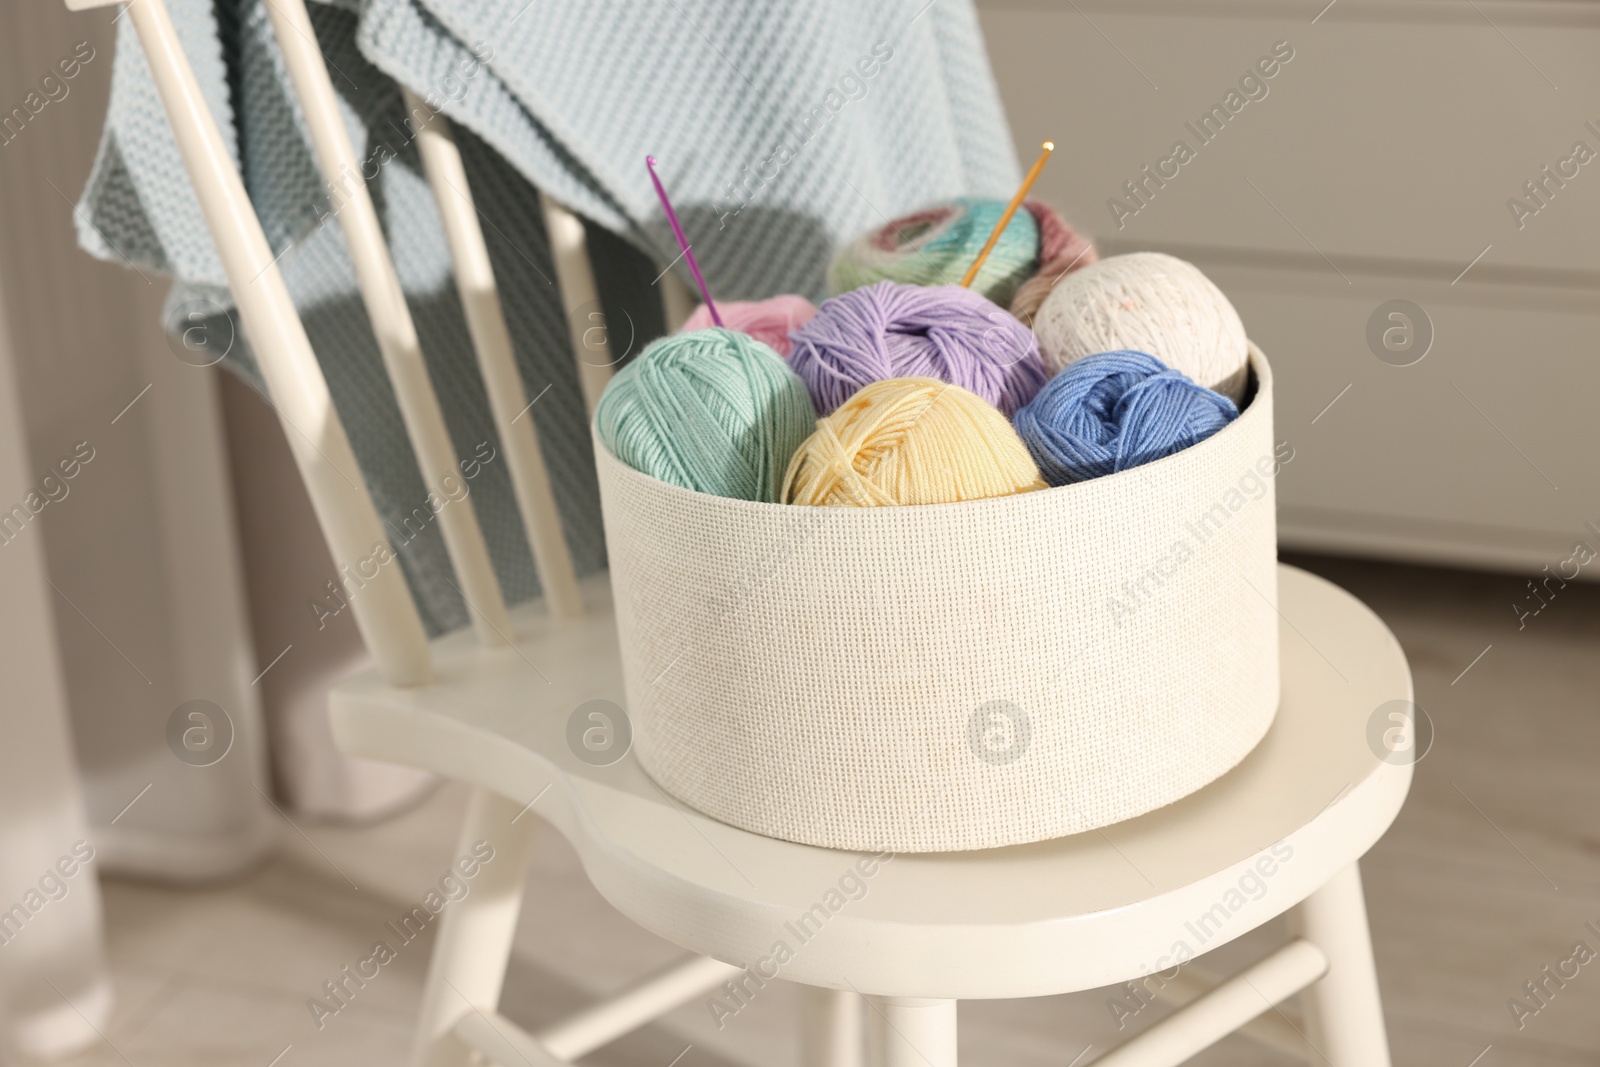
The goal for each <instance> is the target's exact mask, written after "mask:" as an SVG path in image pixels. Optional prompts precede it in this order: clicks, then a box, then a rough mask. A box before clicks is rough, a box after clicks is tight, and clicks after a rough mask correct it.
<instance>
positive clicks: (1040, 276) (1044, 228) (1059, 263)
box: [1011, 200, 1099, 326]
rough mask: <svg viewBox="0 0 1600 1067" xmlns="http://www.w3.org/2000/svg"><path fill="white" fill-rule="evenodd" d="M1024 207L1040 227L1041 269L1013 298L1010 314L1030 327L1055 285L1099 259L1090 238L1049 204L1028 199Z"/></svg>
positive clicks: (1034, 273)
mask: <svg viewBox="0 0 1600 1067" xmlns="http://www.w3.org/2000/svg"><path fill="white" fill-rule="evenodd" d="M1022 206H1023V207H1025V208H1027V209H1028V212H1029V213H1030V214H1031V215H1032V216H1033V221H1034V222H1035V223H1037V224H1038V226H1039V268H1038V269H1037V270H1035V271H1034V272H1033V277H1031V278H1029V279H1028V280H1027V281H1025V282H1023V283H1022V285H1021V287H1020V288H1018V289H1017V295H1016V296H1013V297H1012V298H1011V314H1013V315H1015V316H1016V317H1017V319H1018V320H1019V321H1021V322H1022V323H1023V324H1024V325H1029V326H1031V325H1032V324H1033V317H1034V315H1036V314H1038V312H1039V305H1041V304H1043V303H1044V298H1045V297H1047V296H1049V295H1050V290H1051V289H1053V288H1055V285H1056V283H1057V282H1059V281H1060V280H1061V279H1062V278H1064V277H1066V276H1067V275H1068V274H1070V273H1071V272H1073V271H1075V270H1077V269H1078V268H1079V267H1087V266H1088V265H1089V264H1091V263H1093V262H1094V261H1095V260H1096V259H1098V258H1099V256H1098V254H1097V253H1096V252H1095V250H1094V245H1093V244H1091V243H1090V241H1089V239H1088V238H1087V237H1084V236H1083V235H1082V234H1080V233H1079V232H1078V231H1077V230H1074V229H1073V228H1072V227H1071V226H1070V225H1068V224H1067V220H1066V219H1064V218H1062V217H1061V216H1060V215H1059V214H1057V213H1056V210H1055V209H1054V208H1052V207H1051V206H1050V205H1049V204H1046V203H1044V202H1043V201H1040V200H1029V201H1026V202H1024V203H1023V205H1022Z"/></svg>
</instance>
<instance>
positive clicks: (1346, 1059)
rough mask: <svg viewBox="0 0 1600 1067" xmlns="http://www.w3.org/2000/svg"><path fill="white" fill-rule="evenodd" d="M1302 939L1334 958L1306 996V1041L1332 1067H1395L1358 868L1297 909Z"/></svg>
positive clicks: (1344, 873) (1340, 875)
mask: <svg viewBox="0 0 1600 1067" xmlns="http://www.w3.org/2000/svg"><path fill="white" fill-rule="evenodd" d="M1293 921H1294V924H1295V926H1296V927H1297V929H1298V931H1299V933H1300V936H1302V937H1304V938H1305V939H1306V940H1308V941H1310V942H1311V943H1312V944H1314V945H1316V946H1317V947H1318V948H1320V949H1322V951H1323V952H1324V953H1326V954H1327V956H1328V973H1327V976H1326V977H1324V978H1323V979H1322V980H1321V981H1319V982H1317V983H1316V984H1315V985H1312V986H1310V987H1309V988H1308V989H1306V990H1305V992H1304V993H1302V994H1301V995H1302V997H1303V998H1304V1005H1305V1016H1306V1031H1307V1033H1306V1036H1307V1038H1309V1039H1310V1041H1311V1044H1312V1046H1313V1047H1315V1049H1316V1050H1317V1052H1318V1053H1320V1056H1319V1057H1318V1058H1319V1059H1321V1060H1324V1061H1326V1062H1327V1063H1328V1064H1329V1065H1330V1067H1389V1039H1388V1036H1387V1035H1386V1034H1385V1032H1384V1027H1383V1002H1382V1001H1381V1000H1380V999H1379V997H1378V972H1377V969H1376V967H1375V966H1374V965H1373V959H1372V935H1371V933H1370V932H1369V931H1368V929H1367V905H1366V901H1365V899H1364V898H1363V897H1362V894H1361V870H1360V868H1359V867H1358V866H1357V865H1356V864H1354V863H1352V864H1351V865H1350V866H1349V867H1346V868H1345V869H1344V870H1342V871H1340V872H1339V873H1338V874H1336V875H1334V876H1333V878H1332V879H1330V880H1329V881H1328V883H1327V884H1326V885H1324V886H1323V887H1322V888H1321V889H1319V890H1317V891H1316V892H1315V893H1313V894H1311V896H1310V897H1308V898H1306V900H1305V901H1304V903H1302V904H1301V905H1300V906H1299V908H1297V909H1296V910H1295V915H1294V920H1293Z"/></svg>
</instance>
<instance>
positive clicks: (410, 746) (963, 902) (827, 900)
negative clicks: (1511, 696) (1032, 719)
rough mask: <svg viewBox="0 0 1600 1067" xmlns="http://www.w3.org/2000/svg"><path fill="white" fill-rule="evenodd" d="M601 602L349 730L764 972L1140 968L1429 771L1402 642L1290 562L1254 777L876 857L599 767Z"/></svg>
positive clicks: (1370, 821) (654, 915) (983, 976)
mask: <svg viewBox="0 0 1600 1067" xmlns="http://www.w3.org/2000/svg"><path fill="white" fill-rule="evenodd" d="M584 591H585V597H586V600H587V603H588V604H589V607H590V614H589V615H588V616H587V617H586V618H585V619H583V620H581V621H579V622H577V623H557V622H555V621H553V620H551V619H550V618H549V617H548V616H547V615H546V614H545V612H544V610H543V608H542V606H540V605H530V606H524V607H523V608H521V609H519V610H518V611H517V612H516V613H515V617H514V622H515V624H516V626H517V638H518V640H517V643H516V646H515V647H512V648H498V649H491V648H484V647H482V646H481V645H479V644H478V643H477V641H476V640H475V639H474V637H473V635H472V634H471V633H470V632H466V631H464V632H457V633H453V634H450V635H447V636H445V637H443V638H441V639H439V640H438V641H436V642H434V646H433V648H434V662H435V666H436V672H437V679H436V681H435V682H434V684H432V685H429V686H426V687H419V688H412V689H403V688H397V687H394V686H391V685H389V684H387V683H385V682H384V681H383V680H382V679H381V678H380V677H378V675H377V674H376V672H375V671H367V672H364V673H361V674H358V675H355V676H353V677H351V678H349V679H348V680H346V681H344V682H342V683H341V684H340V685H339V686H337V687H336V688H335V689H334V691H333V693H332V696H331V700H330V706H331V713H332V716H333V723H334V732H335V736H336V737H337V739H338V742H339V744H340V746H341V747H342V748H343V749H344V750H345V751H346V752H348V753H350V754H352V755H359V756H366V757H369V758H373V759H382V760H389V761H392V762H395V763H401V764H405V765H408V766H412V767H418V768H422V769H425V770H429V771H433V772H435V773H437V774H440V775H444V776H446V777H449V778H453V779H457V780H460V781H464V782H468V783H471V784H474V785H477V786H481V787H484V788H486V789H489V790H492V791H494V792H496V793H499V794H501V795H503V796H506V797H509V798H511V799H512V800H514V801H517V802H518V803H527V802H532V806H531V808H530V809H529V811H530V813H531V814H533V815H537V816H539V817H541V818H543V819H545V820H547V821H548V822H550V823H551V824H552V825H553V826H554V827H555V828H556V829H557V830H558V831H559V832H560V833H561V834H563V835H564V836H565V837H566V838H567V840H568V841H570V842H571V844H572V846H573V847H574V849H575V850H576V851H577V853H578V855H579V857H580V860H581V862H582V863H583V866H584V869H585V871H586V873H587V875H588V877H589V878H590V879H591V881H592V882H593V883H594V885H595V887H596V888H597V889H598V890H599V892H600V893H601V894H603V895H604V896H605V897H606V899H607V900H609V901H610V902H611V903H612V904H613V905H614V906H615V907H616V908H617V909H618V910H619V911H621V912H622V913H623V914H624V915H626V916H627V917H628V918H630V919H632V920H633V921H635V922H637V923H639V924H640V925H641V926H643V927H645V928H646V929H649V930H651V931H653V932H655V933H657V934H659V935H660V936H662V937H664V938H666V939H667V940H669V941H673V942H675V943H677V944H679V945H682V946H683V947H685V948H688V949H690V950H693V951H695V952H700V953H704V954H706V955H710V956H714V957H716V958H717V959H720V960H724V961H727V962H730V963H734V964H737V965H740V966H745V965H750V966H752V967H754V968H756V969H757V973H758V974H760V975H761V976H762V977H763V978H770V977H773V976H774V972H776V974H777V976H779V977H782V978H785V979H789V980H793V981H798V982H804V983H806V984H809V985H817V986H825V987H830V988H836V989H854V990H857V991H859V992H862V993H876V994H883V995H892V996H903V997H935V998H957V999H985V998H998V997H1030V996H1042V995H1049V994H1056V993H1066V992H1074V991H1077V990H1081V989H1090V988H1094V987H1097V986H1103V985H1108V984H1111V983H1114V982H1120V981H1125V980H1128V979H1131V978H1135V977H1139V976H1141V975H1144V974H1148V973H1151V972H1152V971H1155V970H1158V969H1164V968H1168V967H1171V966H1172V965H1173V964H1174V963H1177V962H1179V961H1180V957H1181V956H1182V955H1185V954H1186V955H1189V956H1195V955H1199V954H1201V953H1203V952H1206V951H1209V950H1210V949H1212V948H1215V947H1217V946H1218V945H1221V944H1224V943H1226V942H1228V941H1230V940H1232V939H1234V938H1236V937H1238V936H1239V935H1241V934H1243V933H1245V932H1246V931H1248V930H1251V929H1253V928H1254V927H1256V926H1259V925H1260V924H1262V923H1264V922H1266V921H1267V920H1269V919H1271V918H1273V917H1274V916H1276V915H1279V914H1281V913H1283V912H1284V911H1286V910H1287V909H1288V908H1290V907H1291V906H1293V905H1294V904H1297V903H1299V902H1300V901H1301V900H1303V899H1304V898H1305V897H1307V896H1308V895H1309V894H1310V893H1311V892H1313V891H1314V890H1316V889H1317V888H1319V887H1320V886H1321V885H1322V884H1323V883H1324V882H1326V881H1327V880H1328V879H1329V878H1330V877H1331V876H1332V875H1333V874H1335V873H1336V872H1338V871H1340V870H1341V869H1343V868H1344V867H1346V866H1348V865H1350V864H1352V863H1354V862H1355V861H1356V860H1358V859H1359V858H1360V857H1361V856H1362V854H1364V853H1365V852H1366V851H1367V849H1369V848H1370V847H1371V846H1372V845H1373V844H1374V843H1375V842H1376V841H1377V840H1378V838H1379V837H1380V836H1381V835H1382V834H1383V832H1384V831H1385V830H1386V829H1387V828H1388V826H1389V824H1390V823H1391V822H1392V821H1393V820H1394V817H1395V816H1396V814H1398V812H1399V810H1400V806H1401V804H1402V802H1403V801H1404V799H1405V795H1406V791H1407V789H1408V788H1409V786H1410V781H1411V767H1410V764H1409V762H1407V761H1399V762H1394V761H1392V758H1391V759H1390V760H1385V759H1384V758H1381V756H1380V752H1383V751H1384V750H1383V749H1382V748H1381V747H1380V746H1378V745H1377V744H1376V741H1375V740H1374V739H1373V738H1375V737H1376V736H1380V735H1381V732H1382V730H1381V729H1376V728H1374V727H1372V726H1371V725H1370V724H1371V723H1372V721H1373V720H1374V717H1375V715H1376V716H1377V718H1378V719H1379V720H1381V722H1382V728H1383V729H1387V728H1388V727H1389V726H1390V725H1392V724H1391V723H1390V722H1389V721H1388V720H1387V718H1386V716H1383V715H1377V712H1378V709H1379V708H1380V706H1381V705H1383V704H1385V703H1386V702H1388V701H1391V700H1409V699H1410V698H1411V695H1412V692H1411V676H1410V671H1409V669H1408V667H1407V665H1406V661H1405V657H1404V655H1403V654H1402V653H1401V650H1400V647H1399V644H1398V643H1397V642H1396V641H1395V639H1394V636H1393V635H1392V634H1391V633H1390V632H1389V630H1388V628H1387V627H1385V626H1384V625H1383V623H1382V622H1381V621H1379V619H1378V618H1377V617H1376V616H1375V615H1373V614H1372V612H1371V611H1370V610H1368V609H1367V608H1366V607H1365V606H1364V605H1363V604H1361V603H1360V602H1359V601H1357V600H1356V599H1355V598H1354V597H1352V596H1350V595H1349V594H1348V593H1345V592H1344V591H1343V590H1341V589H1339V588H1337V587H1335V586H1333V585H1331V584H1329V583H1328V582H1326V581H1323V580H1322V579H1320V578H1317V577H1315V576H1313V575H1310V574H1307V573H1305V572H1304V571H1300V570H1297V569H1295V568H1292V567H1280V569H1279V610H1280V614H1281V615H1282V619H1283V622H1282V625H1281V627H1280V629H1281V636H1282V641H1281V647H1282V690H1283V691H1282V702H1281V704H1280V707H1279V710H1278V715H1277V718H1276V720H1275V721H1274V724H1273V726H1272V728H1271V729H1270V730H1269V731H1268V733H1267V735H1266V737H1265V739H1264V740H1263V741H1262V742H1261V744H1260V745H1259V746H1258V747H1257V748H1256V749H1255V750H1254V751H1253V752H1252V753H1251V754H1250V755H1249V756H1247V757H1246V758H1245V760H1244V761H1243V762H1242V763H1240V764H1239V766H1238V767H1236V768H1235V769H1233V770H1232V771H1230V772H1229V773H1228V774H1226V775H1224V776H1223V777H1222V778H1220V779H1218V780H1217V781H1215V782H1213V783H1212V784H1211V785H1209V786H1207V787H1206V788H1204V789H1202V790H1200V791H1199V792H1197V793H1195V794H1193V795H1191V796H1189V797H1186V798H1184V799H1183V800H1181V801H1179V802H1177V803H1175V804H1172V805H1169V806H1167V807H1165V808H1162V809H1159V810H1157V811H1153V812H1150V813H1149V814H1146V815H1143V816H1141V817H1139V818H1137V819H1132V820H1130V821H1128V822H1124V823H1119V824H1117V825H1115V826H1109V827H1106V828H1104V829H1103V830H1097V831H1091V832H1089V833H1084V834H1078V835H1075V836H1072V837H1066V838H1060V839H1057V840H1053V841H1044V842H1038V843H1035V844H1031V845H1019V846H1012V847H1009V848H1001V849H990V850H985V851H978V852H960V853H934V854H920V855H899V856H895V857H893V858H892V859H886V860H884V861H880V862H876V863H873V862H871V860H870V857H869V856H868V854H861V853H851V852H843V851H838V850H833V849H825V848H814V847H811V846H807V845H799V844H794V843H791V842H787V841H780V840H776V839H774V838H768V837H763V836H760V835H758V834H753V833H749V832H746V831H743V830H739V829H736V828H734V827H732V826H728V825H727V824H725V823H721V822H718V821H717V820H715V819H712V818H710V817H709V816H705V815H702V814H700V813H699V812H696V811H694V810H692V809H690V808H688V807H687V806H686V805H684V804H682V803H680V802H678V801H676V800H673V799H672V798H670V797H668V796H667V795H666V794H664V793H663V792H662V791H661V790H660V789H659V788H658V787H657V786H656V785H655V784H654V783H653V782H652V781H651V780H650V779H649V778H648V777H647V776H646V775H645V774H644V772H643V771H642V770H641V769H640V767H639V764H638V761H637V760H636V759H634V758H632V757H631V756H629V757H627V758H624V759H622V760H621V761H620V762H618V763H615V764H613V765H611V766H609V767H594V766H590V765H588V764H586V763H585V762H583V761H582V760H580V759H578V758H577V756H576V755H575V754H574V753H573V752H572V750H571V749H569V747H568V743H567V720H568V717H569V716H570V715H571V713H572V712H573V710H574V709H575V708H577V706H578V705H579V704H581V703H583V702H584V701H587V700H591V699H596V698H600V699H606V700H611V701H615V702H616V703H618V704H620V705H623V706H626V702H625V698H624V695H623V692H622V681H621V672H620V663H619V658H618V651H617V639H616V630H615V627H614V625H613V620H612V616H611V610H610V592H609V586H608V583H607V580H606V578H605V577H604V576H603V575H602V576H599V577H598V578H595V579H590V580H589V581H588V582H587V583H586V584H585V590H584ZM1375 729H1376V733H1375V732H1374V731H1375ZM535 798H537V800H536V799H535ZM866 871H870V872H871V873H870V875H868V874H866V873H865V872H866ZM807 916H809V918H806V917H807Z"/></svg>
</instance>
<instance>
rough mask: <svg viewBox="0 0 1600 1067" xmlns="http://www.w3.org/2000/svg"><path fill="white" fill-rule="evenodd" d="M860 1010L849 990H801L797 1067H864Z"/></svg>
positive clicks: (857, 1001) (858, 998)
mask: <svg viewBox="0 0 1600 1067" xmlns="http://www.w3.org/2000/svg"><path fill="white" fill-rule="evenodd" d="M861 1008H862V1005H861V997H860V996H858V995H857V994H855V993H852V992H850V991H849V990H840V989H819V988H818V987H816V986H801V987H800V1064H801V1067H864V1057H863V1048H862V1032H861Z"/></svg>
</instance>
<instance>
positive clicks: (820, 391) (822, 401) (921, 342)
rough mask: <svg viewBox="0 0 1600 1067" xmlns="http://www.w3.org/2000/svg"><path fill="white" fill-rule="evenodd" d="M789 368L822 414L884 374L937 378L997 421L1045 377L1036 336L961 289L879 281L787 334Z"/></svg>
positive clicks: (830, 303)
mask: <svg viewBox="0 0 1600 1067" xmlns="http://www.w3.org/2000/svg"><path fill="white" fill-rule="evenodd" d="M792 340H793V343H794V347H793V349H792V350H791V351H790V353H789V365H790V366H791V367H793V368H794V370H795V373H796V374H798V375H800V377H801V379H802V380H804V381H805V383H806V387H807V388H808V389H810V390H811V401H812V403H813V404H814V405H815V406H816V409H817V412H818V414H821V415H827V414H829V413H830V412H832V411H833V410H834V409H835V408H837V407H838V406H839V405H840V404H842V403H844V402H845V401H846V400H847V399H849V398H850V396H851V395H852V394H853V393H855V391H856V390H857V389H860V388H861V387H862V386H864V385H867V384H869V383H871V382H876V381H882V380H883V379H885V378H918V377H921V378H938V379H939V380H940V381H945V382H949V383H950V384H952V385H959V386H961V387H962V388H963V389H969V390H971V391H972V392H974V393H977V394H978V395H979V396H981V397H983V399H985V400H987V401H989V403H991V404H993V405H995V406H996V407H998V408H999V409H1000V410H1001V411H1003V412H1005V413H1006V415H1008V416H1009V415H1010V414H1011V413H1012V412H1014V411H1016V410H1017V408H1019V407H1021V406H1022V405H1023V404H1026V403H1027V402H1028V401H1029V400H1031V399H1032V398H1033V395H1034V394H1035V393H1037V392H1038V391H1039V387H1040V386H1042V385H1043V384H1044V380H1045V377H1046V374H1045V368H1044V363H1043V361H1042V360H1041V359H1040V358H1039V343H1038V339H1037V338H1036V337H1034V336H1033V334H1032V332H1031V331H1029V330H1028V328H1027V327H1026V326H1023V325H1022V323H1020V322H1018V321H1017V320H1016V319H1014V318H1012V317H1011V316H1010V315H1009V314H1007V313H1006V312H1004V311H1002V310H1001V309H1000V308H998V307H996V306H995V305H994V304H993V303H991V302H990V301H988V300H986V299H984V298H983V297H982V296H981V295H979V294H978V293H975V292H973V291H972V290H970V289H963V288H961V287H960V286H957V285H941V286H934V287H932V288H923V287H920V286H915V285H899V284H896V283H895V282H878V283H876V284H874V285H869V286H866V287H865V288H862V289H854V290H851V291H850V292H848V293H844V294H843V295H841V296H835V297H831V298H830V299H828V300H824V301H823V302H822V307H820V308H818V309H817V317H816V318H814V319H812V320H811V321H810V322H808V323H806V324H805V325H804V326H802V327H800V329H798V330H796V331H795V332H794V335H793V337H792Z"/></svg>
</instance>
